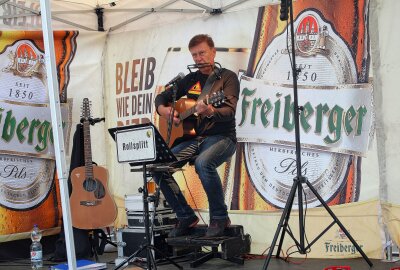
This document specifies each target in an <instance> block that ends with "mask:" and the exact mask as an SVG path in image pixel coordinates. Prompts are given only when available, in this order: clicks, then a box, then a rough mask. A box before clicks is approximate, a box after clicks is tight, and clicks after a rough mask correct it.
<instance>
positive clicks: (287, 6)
mask: <svg viewBox="0 0 400 270" xmlns="http://www.w3.org/2000/svg"><path fill="white" fill-rule="evenodd" d="M288 10H289V11H290V12H289V14H290V35H291V54H292V74H293V95H294V122H295V140H296V173H297V174H296V177H295V178H294V179H293V185H292V188H291V190H290V193H289V197H288V199H287V202H286V205H285V208H284V210H283V213H282V216H281V219H280V221H279V224H278V227H277V229H276V232H275V235H274V238H273V240H272V243H271V246H270V249H269V252H268V256H267V258H266V260H265V262H264V266H263V270H266V269H268V265H269V262H270V260H271V257H272V253H273V251H274V249H275V245H276V241H277V240H278V236H279V234H280V232H281V231H282V234H281V239H280V240H279V245H278V249H277V252H276V258H280V256H279V254H280V251H281V249H282V244H283V239H284V237H285V233H287V234H288V235H289V236H290V237H291V238H292V239H293V241H294V242H295V245H296V247H297V250H298V251H299V253H300V254H306V253H307V251H308V250H309V249H310V248H311V246H312V245H313V244H314V243H315V242H316V241H317V240H318V239H319V238H321V237H322V235H323V234H324V233H325V232H327V231H328V230H329V229H330V228H331V227H332V226H333V225H335V224H337V225H338V226H339V227H340V229H342V231H343V232H344V233H345V234H346V236H347V237H348V238H349V240H350V241H351V242H352V244H353V245H354V246H355V248H356V249H357V251H358V252H359V253H360V254H361V255H362V257H363V258H364V260H365V261H366V262H367V263H368V265H369V266H372V262H371V261H370V260H369V258H368V257H367V255H366V254H365V253H364V251H363V250H362V249H361V247H360V246H359V245H358V244H357V242H356V241H355V240H354V238H353V237H352V236H351V235H350V233H349V232H348V231H347V230H346V228H345V227H344V226H343V224H342V223H341V222H340V220H339V219H338V218H337V217H336V215H335V214H334V213H333V212H332V210H331V209H330V208H329V206H328V204H327V203H326V202H325V201H324V199H323V198H322V197H321V196H320V195H319V194H318V191H317V190H316V189H315V188H314V187H313V186H312V184H311V183H310V182H309V181H308V179H307V178H306V177H305V176H303V175H302V172H301V168H302V166H301V145H300V125H299V114H300V112H301V111H302V110H303V107H299V104H298V95H297V75H298V73H299V72H300V70H299V69H297V68H296V53H295V37H294V26H293V3H292V0H281V11H280V12H281V15H280V19H281V21H285V20H286V21H287V20H288V19H289V18H288ZM289 54H290V52H289ZM303 184H305V185H306V186H307V187H308V188H309V189H310V191H311V192H312V193H313V194H314V195H315V197H316V198H317V199H318V200H319V202H320V203H321V205H322V206H323V207H324V208H325V210H326V211H327V212H328V213H329V214H330V216H331V217H332V218H333V222H332V223H331V224H330V225H328V227H326V228H325V229H324V230H323V231H322V232H321V233H320V234H319V235H317V236H316V237H315V239H314V240H312V241H311V242H310V243H308V245H307V246H305V241H304V240H305V232H304V231H305V230H304V224H305V219H304V213H303V193H304V191H303ZM296 191H297V199H298V211H299V234H300V240H299V241H298V240H296V238H295V237H294V235H293V233H292V231H291V230H290V228H288V225H289V218H290V213H291V210H292V206H293V201H294V198H295V195H296ZM307 242H308V241H307Z"/></svg>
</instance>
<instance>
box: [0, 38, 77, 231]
mask: <svg viewBox="0 0 400 270" xmlns="http://www.w3.org/2000/svg"><path fill="white" fill-rule="evenodd" d="M0 35H1V43H0V83H1V85H2V86H3V90H2V91H0V129H1V134H2V135H1V137H0V141H1V143H0V216H2V217H3V218H2V219H1V220H0V235H7V234H14V233H21V232H26V231H29V230H30V229H31V228H32V224H38V225H39V227H40V228H42V229H48V228H53V227H57V226H59V225H60V224H61V218H62V214H61V205H60V194H59V189H58V181H56V180H55V177H56V176H55V160H54V146H53V145H54V139H53V135H52V128H51V118H50V114H49V111H50V109H49V108H48V103H49V96H48V90H47V79H46V64H45V61H44V57H45V53H44V44H43V37H42V32H35V31H6V32H0ZM77 35H78V33H77V32H68V31H56V32H54V43H55V54H56V64H57V74H58V79H59V89H60V100H61V101H62V102H66V101H67V93H66V89H67V86H68V81H69V64H70V63H71V61H72V59H73V57H74V54H75V50H76V41H75V39H76V37H77ZM63 108H64V109H63V111H64V113H63V126H64V130H65V131H67V130H69V129H70V124H71V119H70V117H71V115H70V113H69V112H68V110H69V108H68V107H67V106H64V105H63ZM66 134H68V133H65V134H64V135H66ZM66 143H68V140H66Z"/></svg>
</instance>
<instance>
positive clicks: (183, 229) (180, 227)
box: [168, 216, 199, 237]
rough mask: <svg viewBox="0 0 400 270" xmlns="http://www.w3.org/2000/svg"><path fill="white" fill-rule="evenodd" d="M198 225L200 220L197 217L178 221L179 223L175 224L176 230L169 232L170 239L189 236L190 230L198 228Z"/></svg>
mask: <svg viewBox="0 0 400 270" xmlns="http://www.w3.org/2000/svg"><path fill="white" fill-rule="evenodd" d="M197 223H199V218H198V217H197V216H192V217H189V218H182V219H178V221H177V223H176V224H175V228H174V229H172V231H170V232H169V234H168V237H179V236H183V235H188V234H189V231H190V229H191V228H193V227H194V226H196V225H197Z"/></svg>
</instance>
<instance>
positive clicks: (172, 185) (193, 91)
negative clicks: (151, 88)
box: [154, 34, 239, 237]
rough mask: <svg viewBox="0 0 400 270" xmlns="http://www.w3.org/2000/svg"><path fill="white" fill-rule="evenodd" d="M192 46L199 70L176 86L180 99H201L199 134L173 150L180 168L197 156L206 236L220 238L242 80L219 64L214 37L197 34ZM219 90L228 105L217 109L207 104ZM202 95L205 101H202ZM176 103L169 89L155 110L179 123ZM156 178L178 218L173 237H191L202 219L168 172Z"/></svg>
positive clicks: (226, 221)
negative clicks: (222, 173)
mask: <svg viewBox="0 0 400 270" xmlns="http://www.w3.org/2000/svg"><path fill="white" fill-rule="evenodd" d="M188 47H189V51H190V53H191V55H192V58H193V60H194V62H195V65H193V66H195V67H196V68H198V70H197V71H196V72H190V73H189V74H188V75H186V76H185V77H184V78H183V79H182V80H180V81H179V82H177V91H176V98H177V99H179V98H181V97H183V96H187V98H190V99H194V100H196V101H197V102H196V104H195V115H196V117H195V119H194V120H193V121H194V125H193V127H194V131H195V134H191V135H187V134H185V135H184V136H183V137H181V138H178V139H176V140H175V142H174V144H173V146H172V152H173V153H174V154H175V156H176V157H177V158H178V160H179V162H178V166H179V167H182V166H183V165H184V164H185V163H187V162H188V161H189V160H190V159H191V158H192V157H193V156H197V157H196V159H195V162H194V166H195V169H196V173H197V174H198V175H199V178H200V180H201V183H202V185H203V188H204V190H205V192H206V194H207V197H208V203H209V211H210V224H209V226H208V229H207V232H206V236H207V237H218V236H222V235H223V234H224V230H225V228H226V227H227V226H229V224H230V220H229V217H228V212H227V207H226V205H225V202H224V195H223V190H222V184H221V179H220V177H219V175H218V173H217V167H218V166H220V165H221V164H222V163H223V162H225V161H226V160H228V159H229V158H230V157H231V156H232V155H233V154H234V152H235V150H236V129H235V111H236V104H237V101H238V98H239V80H238V78H237V75H236V74H235V73H234V72H233V71H230V70H228V69H224V68H219V67H217V66H216V65H215V62H214V58H215V55H216V49H215V47H214V41H213V40H212V38H211V37H210V36H208V35H204V34H200V35H196V36H194V37H193V38H192V39H191V40H190V42H189V46H188ZM219 91H222V92H223V94H224V96H225V102H224V103H222V104H221V105H218V106H215V105H211V104H209V103H207V102H205V100H207V97H208V96H212V94H213V93H216V92H219ZM202 93H203V94H202ZM205 93H207V95H205ZM199 96H200V98H199ZM203 97H206V99H202V98H203ZM172 101H173V91H172V89H167V90H166V91H164V92H162V93H160V94H159V95H157V97H156V99H155V106H156V110H157V113H158V114H159V115H160V116H161V117H164V118H166V119H172V121H173V123H174V124H175V125H177V124H179V123H180V121H181V119H180V118H179V113H178V111H177V110H173V108H172V107H171V106H170V104H171V102H172ZM172 113H173V117H172V115H171V114H172ZM154 179H155V181H156V182H157V184H159V186H160V188H161V191H162V192H163V194H164V196H165V198H166V199H167V201H168V203H169V204H170V206H171V207H172V208H173V210H174V211H175V213H176V215H177V218H178V222H177V224H176V226H175V228H174V229H173V230H172V231H171V232H170V234H169V237H178V236H182V235H186V234H188V233H189V230H190V228H192V227H194V226H195V225H196V224H197V223H198V222H199V219H198V217H197V216H196V215H195V213H194V211H193V209H192V208H191V207H190V206H189V205H188V203H187V202H186V199H185V197H184V196H183V194H182V192H181V190H180V189H179V186H178V184H177V183H176V181H175V180H174V178H173V177H172V175H171V174H170V173H157V174H156V175H155V176H154Z"/></svg>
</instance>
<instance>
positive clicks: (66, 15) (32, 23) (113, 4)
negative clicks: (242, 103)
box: [0, 0, 278, 32]
mask: <svg viewBox="0 0 400 270" xmlns="http://www.w3.org/2000/svg"><path fill="white" fill-rule="evenodd" d="M38 2H39V1H13V0H2V1H0V6H3V12H2V14H1V13H0V14H1V16H0V19H3V21H4V22H5V23H4V25H2V27H4V26H6V27H7V26H8V27H9V28H10V29H16V28H17V29H21V28H22V29H26V27H27V26H28V27H29V29H30V30H34V29H40V28H41V25H40V24H39V23H38V20H37V19H33V18H34V17H37V18H39V17H40V10H39V9H40V5H39V3H38ZM273 2H278V1H276V0H275V1H272V0H264V1H262V0H218V1H217V0H197V1H194V0H147V1H138V0H116V1H111V0H100V1H93V0H88V1H78V0H77V1H67V0H65V1H64V0H55V1H51V14H52V15H51V17H52V26H53V29H62V30H68V29H74V30H86V31H110V32H114V31H115V32H118V31H131V30H137V29H143V28H149V27H153V26H157V25H163V24H165V23H170V22H174V21H177V20H189V19H193V18H197V17H207V16H212V15H218V14H221V13H226V12H234V11H238V10H241V9H248V8H251V7H258V6H262V5H266V4H269V3H273ZM0 12H1V11H0Z"/></svg>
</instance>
